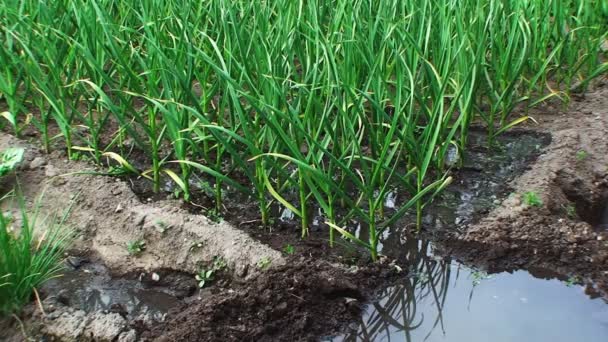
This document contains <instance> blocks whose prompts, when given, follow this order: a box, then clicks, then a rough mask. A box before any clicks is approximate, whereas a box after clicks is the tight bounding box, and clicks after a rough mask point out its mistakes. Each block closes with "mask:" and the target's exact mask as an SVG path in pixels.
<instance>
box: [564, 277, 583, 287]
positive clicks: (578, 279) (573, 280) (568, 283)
mask: <svg viewBox="0 0 608 342" xmlns="http://www.w3.org/2000/svg"><path fill="white" fill-rule="evenodd" d="M582 282H583V278H581V277H580V276H570V277H568V279H567V280H566V281H564V284H566V286H568V287H572V286H574V285H577V284H581V283H582Z"/></svg>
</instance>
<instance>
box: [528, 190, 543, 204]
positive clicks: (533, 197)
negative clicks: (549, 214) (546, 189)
mask: <svg viewBox="0 0 608 342" xmlns="http://www.w3.org/2000/svg"><path fill="white" fill-rule="evenodd" d="M523 201H524V203H525V204H526V205H528V206H531V207H542V205H543V201H542V200H541V199H540V196H538V194H537V193H536V192H534V191H528V192H525V193H524V195H523Z"/></svg>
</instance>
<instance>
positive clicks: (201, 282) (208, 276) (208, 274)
mask: <svg viewBox="0 0 608 342" xmlns="http://www.w3.org/2000/svg"><path fill="white" fill-rule="evenodd" d="M214 273H215V272H214V271H213V270H212V269H211V270H204V269H201V270H200V271H199V272H198V273H197V275H196V276H195V278H196V281H198V287H199V288H201V289H202V288H203V287H205V286H206V285H207V284H209V282H211V281H212V280H213V274H214Z"/></svg>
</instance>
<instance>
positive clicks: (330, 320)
mask: <svg viewBox="0 0 608 342" xmlns="http://www.w3.org/2000/svg"><path fill="white" fill-rule="evenodd" d="M396 275H397V273H396V271H391V270H390V268H389V267H386V266H385V265H384V266H383V265H375V266H370V267H367V268H364V269H360V270H356V269H342V268H341V267H336V266H333V265H330V264H327V263H324V262H319V261H311V260H306V259H304V258H301V259H300V258H292V259H290V260H288V265H286V266H282V267H279V268H276V269H273V270H269V271H268V272H266V273H265V274H264V275H263V276H261V277H258V278H256V279H255V280H253V281H252V282H250V283H247V284H243V285H240V286H238V285H237V286H236V287H235V288H234V289H233V290H232V291H231V292H230V293H228V294H225V295H222V296H218V297H214V298H210V299H209V300H207V301H205V302H202V303H201V304H199V305H190V306H186V307H185V308H183V310H182V309H178V310H176V313H175V314H174V315H172V318H171V320H170V321H169V322H168V323H167V324H165V325H161V326H158V327H154V328H153V329H152V331H150V332H146V333H144V335H143V336H144V337H147V336H160V337H159V338H158V340H159V341H315V340H317V339H318V338H319V337H321V336H324V335H327V334H328V333H331V332H334V333H335V332H337V331H340V330H341V328H343V327H344V326H345V324H346V323H348V322H352V321H355V320H356V319H357V318H358V317H359V315H360V314H361V305H362V304H363V303H364V301H366V300H367V299H369V298H370V297H369V295H370V294H371V293H373V289H375V288H377V287H378V286H379V285H386V284H387V281H389V280H390V279H391V278H394V277H395V276H396Z"/></svg>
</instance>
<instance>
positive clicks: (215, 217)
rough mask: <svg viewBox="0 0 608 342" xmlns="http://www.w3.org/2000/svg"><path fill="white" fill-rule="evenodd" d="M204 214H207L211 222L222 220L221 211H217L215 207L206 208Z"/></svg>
mask: <svg viewBox="0 0 608 342" xmlns="http://www.w3.org/2000/svg"><path fill="white" fill-rule="evenodd" d="M205 216H207V218H208V219H209V220H210V221H211V222H215V223H220V222H222V220H223V218H222V215H221V213H218V212H217V210H215V209H211V210H207V212H206V213H205Z"/></svg>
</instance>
